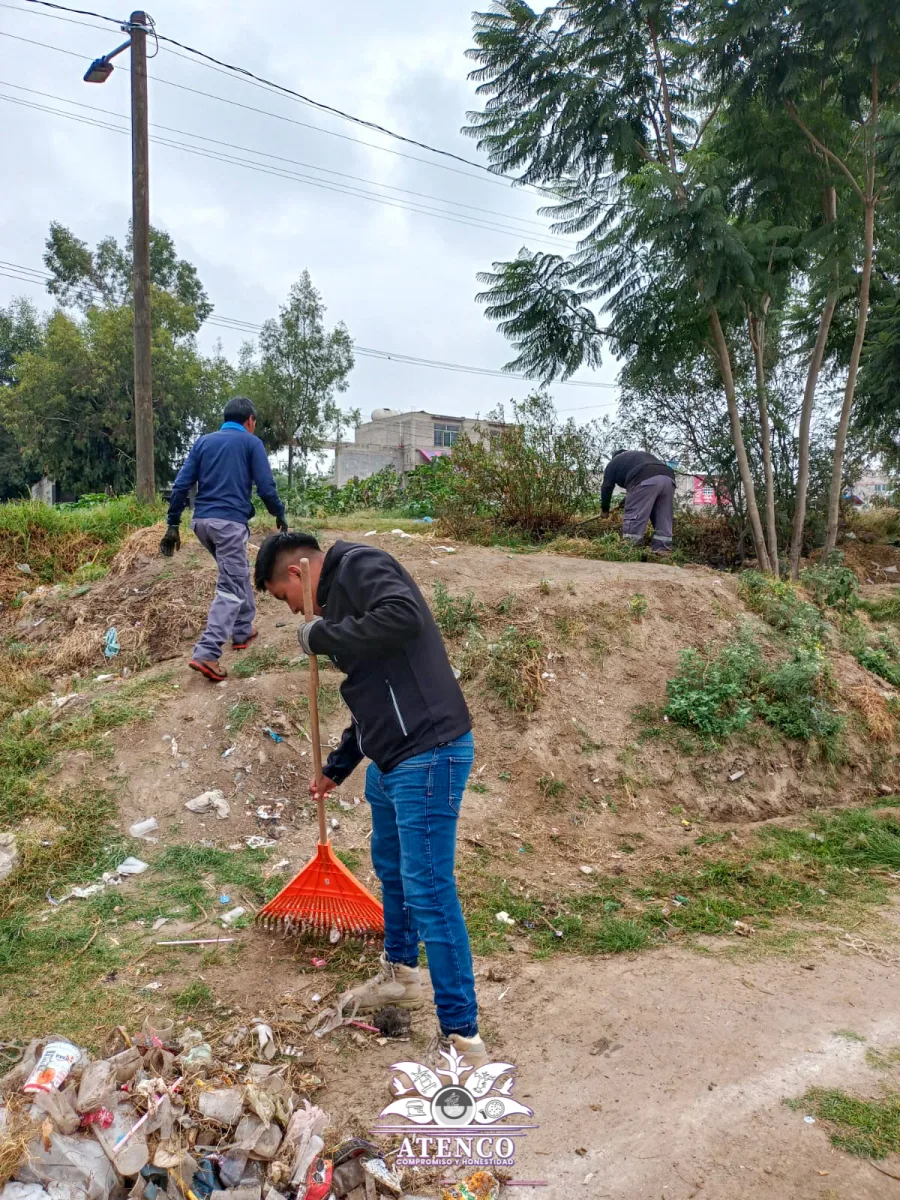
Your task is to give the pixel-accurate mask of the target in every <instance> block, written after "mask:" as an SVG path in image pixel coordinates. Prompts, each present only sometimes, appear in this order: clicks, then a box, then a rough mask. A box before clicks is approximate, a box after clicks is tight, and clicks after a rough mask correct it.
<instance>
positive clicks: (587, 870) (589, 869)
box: [578, 867, 594, 875]
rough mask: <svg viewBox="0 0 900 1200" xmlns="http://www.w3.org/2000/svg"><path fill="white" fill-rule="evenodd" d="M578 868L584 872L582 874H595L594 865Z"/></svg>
mask: <svg viewBox="0 0 900 1200" xmlns="http://www.w3.org/2000/svg"><path fill="white" fill-rule="evenodd" d="M578 870H579V871H580V872H581V873H582V875H593V873H594V868H593V867H579V868H578Z"/></svg>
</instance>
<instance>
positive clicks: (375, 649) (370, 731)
mask: <svg viewBox="0 0 900 1200" xmlns="http://www.w3.org/2000/svg"><path fill="white" fill-rule="evenodd" d="M316 599H317V600H318V602H319V607H320V608H321V609H322V612H323V615H324V619H323V620H321V621H317V622H316V623H315V625H314V626H313V627H312V629H311V630H310V634H309V644H310V647H311V649H312V650H313V651H314V652H315V653H316V654H327V655H328V657H329V658H330V659H331V661H332V662H333V663H334V665H335V666H336V667H337V668H338V670H340V671H343V672H344V673H345V674H346V676H347V678H346V679H345V680H344V682H343V683H342V684H341V695H342V696H343V698H344V702H345V703H346V705H347V707H348V708H349V709H350V714H351V716H352V718H353V720H352V722H351V724H350V726H349V727H348V728H347V729H346V730H345V731H344V736H343V737H342V738H341V744H340V745H339V746H338V747H337V749H336V750H334V751H333V752H332V753H331V754H330V755H329V757H328V762H327V763H326V764H325V774H326V775H327V776H328V777H329V779H333V780H334V781H335V783H342V782H343V781H344V780H345V779H346V778H347V776H348V775H349V774H350V773H351V771H353V769H354V768H355V767H356V766H357V765H358V764H359V762H360V761H361V760H362V758H363V757H368V758H371V759H372V761H373V762H374V763H375V764H376V766H377V767H378V768H379V770H381V771H385V772H387V771H392V770H393V769H394V767H396V766H398V765H399V764H400V763H402V762H404V761H405V760H406V759H407V758H412V757H413V756H414V755H416V754H424V753H425V751H426V750H432V749H434V747H435V746H441V745H443V744H444V743H445V742H452V741H455V740H456V738H459V737H462V736H463V734H464V733H468V732H469V730H470V729H471V727H472V723H471V719H470V717H469V710H468V708H467V707H466V702H465V699H464V698H463V694H462V690H461V689H460V686H459V684H458V683H457V681H456V678H455V676H454V674H453V668H452V667H451V666H450V660H449V659H448V658H447V651H446V649H445V648H444V643H443V640H442V638H441V635H440V632H439V631H438V627H437V625H436V624H435V622H434V617H433V616H432V615H431V612H430V610H429V608H428V605H427V604H426V603H425V600H424V598H423V596H422V593H421V592H420V591H419V589H418V587H417V586H416V583H415V581H414V580H413V578H412V576H411V575H410V574H409V572H408V571H406V570H405V569H404V568H403V567H402V566H401V565H400V563H398V562H397V560H396V559H395V558H392V557H391V555H390V554H388V553H387V552H386V551H384V550H379V549H378V548H377V547H376V546H359V545H356V544H355V543H353V542H335V544H334V545H333V546H332V547H331V549H330V550H329V551H328V553H327V554H326V555H325V562H324V564H323V566H322V574H321V577H320V579H319V587H318V591H317V593H316Z"/></svg>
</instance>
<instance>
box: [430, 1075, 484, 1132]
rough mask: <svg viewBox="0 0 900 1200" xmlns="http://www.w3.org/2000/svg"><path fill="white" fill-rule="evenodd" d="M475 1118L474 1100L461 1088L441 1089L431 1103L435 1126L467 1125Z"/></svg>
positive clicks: (454, 1086)
mask: <svg viewBox="0 0 900 1200" xmlns="http://www.w3.org/2000/svg"><path fill="white" fill-rule="evenodd" d="M474 1116H475V1100H474V1099H473V1097H472V1096H471V1095H470V1094H469V1093H468V1092H467V1091H466V1089H465V1088H463V1087H457V1086H456V1085H451V1086H449V1087H443V1088H441V1090H440V1091H439V1092H437V1093H436V1094H435V1097H434V1099H433V1100H432V1102H431V1117H432V1120H433V1121H434V1123H435V1125H443V1126H444V1127H445V1128H447V1127H450V1126H453V1125H468V1124H469V1123H470V1122H471V1120H472V1118H473V1117H474Z"/></svg>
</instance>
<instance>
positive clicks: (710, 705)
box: [665, 631, 762, 739]
mask: <svg viewBox="0 0 900 1200" xmlns="http://www.w3.org/2000/svg"><path fill="white" fill-rule="evenodd" d="M761 665H762V655H761V654H760V650H759V647H758V646H757V645H756V643H755V642H754V641H753V640H752V638H751V637H750V636H749V635H748V634H747V633H746V631H745V632H744V633H743V634H742V636H741V637H740V638H739V639H738V640H737V641H735V642H732V643H731V644H729V645H727V646H725V647H724V649H722V650H720V651H719V653H718V654H716V655H712V654H705V655H704V654H701V653H700V652H699V651H697V650H683V651H682V654H681V665H680V669H679V672H678V674H677V675H676V676H675V677H674V679H670V680H669V682H668V684H667V685H666V696H667V698H668V702H667V704H666V708H665V715H666V716H667V717H668V718H669V720H670V721H675V722H677V723H678V724H680V725H686V726H689V727H692V728H693V729H695V730H696V731H697V732H698V733H699V734H701V736H703V737H705V738H712V739H719V738H726V737H728V736H729V735H731V734H733V733H737V732H739V731H740V730H743V729H746V728H747V726H748V725H749V723H750V721H751V720H752V719H753V704H752V701H751V699H750V696H749V692H750V687H751V682H752V680H753V679H754V677H755V676H757V675H758V674H759V672H760V669H761Z"/></svg>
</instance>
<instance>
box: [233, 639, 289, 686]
mask: <svg viewBox="0 0 900 1200" xmlns="http://www.w3.org/2000/svg"><path fill="white" fill-rule="evenodd" d="M278 660H279V655H278V651H277V650H276V649H275V647H274V646H254V647H253V648H252V649H251V650H245V651H244V652H243V654H242V655H241V656H240V658H239V659H238V660H237V662H236V663H235V664H234V666H233V667H232V668H231V673H232V675H234V676H236V677H237V678H238V679H249V678H250V677H251V676H252V675H261V674H262V673H263V671H271V670H272V668H273V667H275V666H277V665H278Z"/></svg>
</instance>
